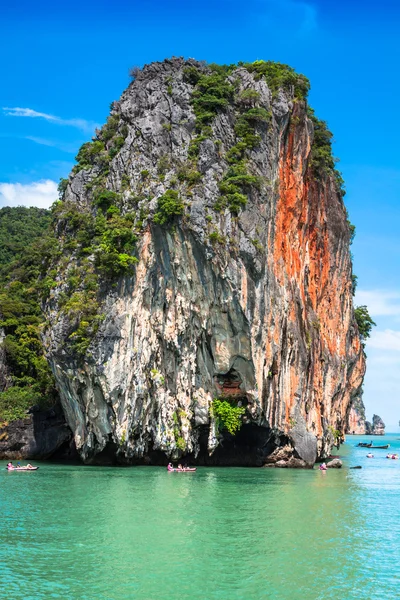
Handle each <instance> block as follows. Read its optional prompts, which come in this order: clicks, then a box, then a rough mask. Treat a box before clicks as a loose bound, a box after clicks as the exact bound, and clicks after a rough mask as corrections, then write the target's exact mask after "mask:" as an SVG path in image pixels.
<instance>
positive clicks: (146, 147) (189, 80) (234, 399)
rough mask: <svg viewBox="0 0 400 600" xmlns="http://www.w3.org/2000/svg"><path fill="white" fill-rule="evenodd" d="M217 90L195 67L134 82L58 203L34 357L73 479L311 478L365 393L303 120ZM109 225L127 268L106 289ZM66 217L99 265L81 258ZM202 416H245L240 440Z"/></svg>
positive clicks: (337, 238) (235, 75)
mask: <svg viewBox="0 0 400 600" xmlns="http://www.w3.org/2000/svg"><path fill="white" fill-rule="evenodd" d="M214 72H215V71H214ZM216 74H217V75H218V77H219V80H218V81H225V84H224V85H227V86H229V87H228V88H223V91H222V92H221V89H222V88H218V85H220V83H218V82H216V83H215V84H214V83H213V82H212V81H211V83H210V80H209V79H207V82H206V83H204V82H203V83H202V79H201V78H202V77H203V78H204V77H205V78H207V77H208V78H209V77H210V76H211V77H212V76H213V72H211V71H210V70H208V67H206V66H204V65H203V64H200V63H196V62H195V61H193V60H189V61H186V62H185V61H184V60H183V59H173V60H170V61H165V62H163V63H155V64H151V65H149V66H147V67H145V68H144V69H143V71H141V72H140V73H138V74H137V76H136V79H135V81H134V82H133V83H132V84H131V85H130V86H129V88H128V89H127V90H126V91H125V92H124V93H123V95H122V97H121V99H120V101H119V102H117V103H114V105H113V110H112V115H111V119H109V123H108V125H107V126H106V127H105V129H104V130H103V132H99V134H98V141H95V142H94V144H99V145H98V146H96V150H94V146H93V144H92V145H90V147H89V146H88V148H87V151H86V150H85V155H84V156H83V154H82V153H80V155H78V159H79V160H80V163H79V164H78V167H76V168H75V173H73V174H72V175H71V177H70V179H69V181H68V185H65V188H66V190H65V194H64V197H63V202H62V203H61V204H60V208H59V213H58V220H57V222H56V231H57V235H58V239H59V244H60V249H59V252H58V254H57V256H56V258H55V268H56V269H57V275H56V277H55V279H54V282H53V285H52V289H51V291H50V294H49V297H48V299H47V301H46V303H45V305H44V310H45V312H46V317H47V320H48V324H49V325H48V327H47V328H46V329H45V330H44V333H43V339H44V343H45V345H46V348H47V354H48V358H49V361H50V363H51V366H52V370H53V373H54V375H55V377H56V381H57V386H58V389H59V392H60V396H61V400H62V404H63V408H64V412H65V415H66V418H67V421H68V424H69V426H70V427H71V429H72V431H73V433H74V436H75V443H76V446H77V449H78V451H79V453H80V455H81V457H82V458H83V459H84V460H85V461H88V462H90V461H95V460H98V461H104V460H114V459H117V460H119V461H123V462H142V461H144V462H146V461H153V462H162V461H165V460H167V457H172V458H178V457H181V456H187V457H188V459H187V460H190V461H193V462H194V461H197V462H198V463H207V464H212V463H216V464H259V465H261V464H275V463H278V466H284V465H287V464H288V465H289V466H290V465H292V466H305V465H312V464H313V463H314V461H315V459H316V458H317V455H321V456H323V455H326V454H327V453H329V451H330V449H331V447H332V445H333V443H334V442H335V436H337V435H338V433H337V432H343V431H344V428H345V424H346V419H347V415H348V410H349V405H350V402H351V400H352V398H353V397H354V396H355V395H357V393H358V391H359V389H360V386H361V384H362V379H363V375H364V370H365V363H364V355H363V352H362V349H361V345H360V341H359V335H358V330H357V326H356V324H355V321H354V316H353V301H352V282H351V274H352V273H351V259H350V253H349V240H350V232H349V228H348V224H347V219H346V211H345V208H344V204H343V200H342V197H341V193H340V190H339V188H338V184H337V182H336V179H335V176H334V173H333V172H332V171H331V170H328V169H326V170H325V171H324V172H323V173H320V174H319V175H318V174H317V173H316V166H315V161H314V164H313V163H312V151H313V150H312V149H313V148H315V145H314V144H315V135H316V134H315V132H314V130H315V119H314V120H313V118H312V117H311V116H310V113H309V112H308V111H307V105H306V101H305V99H304V97H303V98H302V97H299V95H297V97H295V96H296V86H295V85H285V86H283V87H279V86H277V85H275V84H274V81H272V83H271V80H268V76H267V75H265V76H264V75H263V74H262V73H261V74H260V72H259V71H254V70H252V68H245V67H238V68H234V69H233V68H231V69H230V70H229V71H227V72H226V73H225V74H223V76H222V78H221V72H219V74H218V72H217V73H216ZM199 77H200V79H199ZM218 77H216V80H217V79H218ZM268 84H269V85H268ZM221 85H222V84H221ZM206 86H209V87H208V88H207V89H206V90H205V88H206ZM204 90H205V91H204ZM224 90H225V91H224ZM226 90H227V91H226ZM207 95H208V96H207ZM196 98H200V100H199V102H200V107H201V108H202V109H204V110H203V113H204V112H207V111H208V116H207V115H206V116H204V114H203V113H201V112H200V110H199V102H197V103H196ZM204 98H205V100H204ZM212 98H214V100H213V99H212ZM215 98H217V100H221V102H219V103H218V102H215ZM222 100H224V101H223V102H222ZM201 102H203V104H201ZM207 103H208V104H207ZM216 106H217V108H216ZM204 107H205V108H204ZM110 124H112V125H113V130H112V136H113V137H111V138H110V135H111V133H110V131H109V130H110ZM246 127H247V129H246ZM251 136H254V137H251ZM116 140H119V141H116ZM240 144H242V145H240ZM88 152H89V155H88ZM90 153H92V154H93V155H95V154H96V157H95V158H94V159H93V158H92V154H90ZM106 154H107V156H106ZM82 157H83V158H82ZM105 163H106V166H105V167H104V164H105ZM171 191H172V193H171ZM106 192H108V195H107V193H106ZM110 192H111V195H110ZM107 199H108V200H107ZM110 199H111V200H110ZM111 201H112V203H111V204H110V202H111ZM115 215H118V216H115ZM123 217H124V218H125V221H124V222H123V224H121V223H122V221H119V222H120V230H121V228H123V227H125V228H126V219H130V222H131V228H132V231H134V232H135V235H136V237H137V241H136V249H135V256H136V258H137V262H136V263H135V264H132V265H131V264H130V263H129V260H128V258H119V259H118V261H119V262H118V268H116V269H115V271H116V274H115V272H114V275H113V276H111V275H110V272H109V271H107V270H105V267H104V264H105V258H104V257H105V253H107V252H108V253H109V252H110V250H109V246H107V245H106V242H107V243H111V242H109V238H110V235H111V234H110V235H109V233H107V232H109V230H110V227H111V225H113V223H114V222H116V221H115V220H116V219H117V218H118V219H121V218H123ZM79 218H81V220H85V223H88V222H89V221H90V219H92V220H95V221H94V225H93V226H92V234H91V235H92V236H94V238H93V239H99V240H100V242H96V243H97V246H96V244H95V246H93V244H92V246H90V247H89V249H87V248H85V249H83V250H82V248H83V244H84V243H85V244H87V242H86V241H85V242H82V228H81V229H79V227H80V225H79V226H78V225H76V221H77V219H78V220H79ZM100 222H101V223H102V227H103V229H102V230H101V231H102V233H101V234H99V233H98V231H99V227H100V225H99V223H100ZM104 223H105V224H104ZM110 224H111V225H110ZM85 227H87V226H86V225H85ZM96 228H97V229H96ZM104 228H106V229H104ZM107 228H108V229H107ZM128 229H129V228H128ZM120 230H119V231H120ZM104 231H106V233H104ZM112 231H113V232H114V233H113V235H116V234H115V227H114V225H113V227H112ZM121 235H122V234H120V238H121ZM96 236H97V238H96ZM99 236H100V237H99ZM104 236H105V237H104ZM107 236H108V237H107ZM120 238H118V239H119V240H120ZM113 239H114V238H113ZM104 240H106V241H104ZM107 240H108V241H107ZM118 243H120V242H118ZM124 247H125V248H126V246H124ZM121 248H122V246H119V252H120V254H119V257H121V256H122V254H123V256H126V253H125V254H124V253H123V251H122V254H121ZM128 254H129V253H128ZM107 256H108V254H107ZM121 261H122V262H124V261H125V265H123V266H121ZM128 263H129V264H128ZM89 276H90V277H91V278H92V279H90V277H89ZM88 277H89V279H90V281H93V280H95V284H93V286H92V287H90V286H89V284H88V281H89V279H88ZM93 278H94V279H93ZM71 280H73V281H72V283H71ZM88 289H89V290H91V291H90V292H88ZM89 305H90V306H92V305H93V306H95V312H96V313H97V314H96V316H97V320H96V318H95V317H94V316H93V311H92V312H90V310H89V308H88V307H89ZM85 311H86V312H85ZM82 331H84V332H87V336H86V337H85V336H84V335H83V333H82ZM89 333H90V335H89ZM214 398H220V399H225V400H227V401H228V403H229V404H230V405H231V406H238V407H242V409H243V410H242V412H243V413H244V414H243V416H242V417H241V420H242V423H243V424H242V427H241V429H240V430H239V432H237V433H236V435H232V433H229V430H228V429H227V428H226V427H225V428H224V427H222V425H223V419H221V416H220V415H219V416H218V414H217V411H216V409H215V410H214V411H213V410H212V408H211V407H212V402H213V399H214Z"/></svg>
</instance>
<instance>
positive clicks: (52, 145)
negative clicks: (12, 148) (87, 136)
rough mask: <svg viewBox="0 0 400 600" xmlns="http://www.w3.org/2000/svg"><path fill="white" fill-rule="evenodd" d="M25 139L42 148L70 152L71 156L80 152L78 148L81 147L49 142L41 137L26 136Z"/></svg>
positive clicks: (78, 144)
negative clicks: (46, 147) (47, 147)
mask: <svg viewBox="0 0 400 600" xmlns="http://www.w3.org/2000/svg"><path fill="white" fill-rule="evenodd" d="M24 139H25V140H29V141H30V142H34V143H35V144H40V145H41V146H49V147H50V148H57V149H58V150H61V151H62V152H68V153H71V154H75V153H76V152H77V151H78V148H79V146H80V143H76V144H63V143H62V142H57V141H54V140H48V139H46V138H41V137H36V136H34V135H27V136H25V138H24ZM81 143H82V142H81Z"/></svg>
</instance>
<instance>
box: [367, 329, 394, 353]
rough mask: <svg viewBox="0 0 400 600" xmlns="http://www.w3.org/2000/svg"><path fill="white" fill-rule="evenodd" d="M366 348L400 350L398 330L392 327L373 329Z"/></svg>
mask: <svg viewBox="0 0 400 600" xmlns="http://www.w3.org/2000/svg"><path fill="white" fill-rule="evenodd" d="M368 348H379V349H381V350H387V351H392V352H393V351H395V352H400V331H395V330H393V329H385V330H384V331H374V332H373V333H372V334H371V337H370V339H369V340H368Z"/></svg>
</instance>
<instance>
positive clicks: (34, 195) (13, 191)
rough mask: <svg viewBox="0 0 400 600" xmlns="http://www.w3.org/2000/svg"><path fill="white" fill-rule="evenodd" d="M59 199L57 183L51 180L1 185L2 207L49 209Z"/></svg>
mask: <svg viewBox="0 0 400 600" xmlns="http://www.w3.org/2000/svg"><path fill="white" fill-rule="evenodd" d="M57 198H58V193H57V183H56V182H55V181H52V180H51V179H42V180H41V181H34V182H32V183H28V184H23V183H0V206H38V207H39V208H49V206H51V205H52V204H53V202H54V201H55V200H57Z"/></svg>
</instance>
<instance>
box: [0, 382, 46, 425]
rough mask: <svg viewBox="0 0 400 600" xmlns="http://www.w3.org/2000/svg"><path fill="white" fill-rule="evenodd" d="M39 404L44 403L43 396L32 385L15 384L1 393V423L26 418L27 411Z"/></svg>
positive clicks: (44, 405)
mask: <svg viewBox="0 0 400 600" xmlns="http://www.w3.org/2000/svg"><path fill="white" fill-rule="evenodd" d="M35 404H38V405H39V406H43V408H45V407H46V403H45V404H43V396H41V395H40V394H39V393H38V392H36V391H35V390H33V389H32V388H30V387H19V386H14V387H11V388H9V389H8V390H6V391H5V392H1V393H0V424H3V423H9V422H11V421H16V420H17V419H24V418H25V417H26V416H27V411H28V410H29V409H30V408H31V407H32V406H34V405H35Z"/></svg>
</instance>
